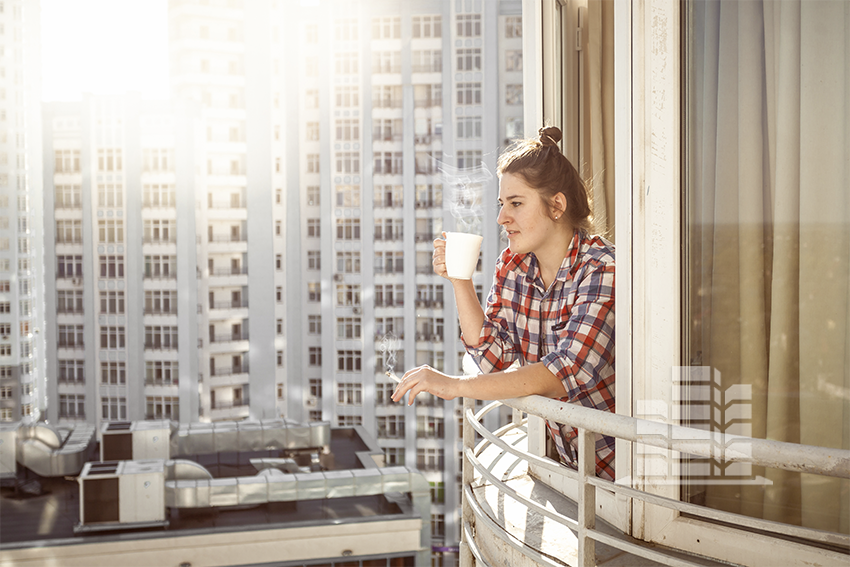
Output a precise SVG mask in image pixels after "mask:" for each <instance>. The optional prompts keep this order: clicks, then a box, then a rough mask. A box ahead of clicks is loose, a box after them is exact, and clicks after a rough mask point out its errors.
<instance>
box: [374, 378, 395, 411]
mask: <svg viewBox="0 0 850 567" xmlns="http://www.w3.org/2000/svg"><path fill="white" fill-rule="evenodd" d="M393 392H395V384H389V383H387V382H378V383H377V384H375V403H376V404H377V405H379V406H389V405H392V404H394V403H395V402H393Z"/></svg>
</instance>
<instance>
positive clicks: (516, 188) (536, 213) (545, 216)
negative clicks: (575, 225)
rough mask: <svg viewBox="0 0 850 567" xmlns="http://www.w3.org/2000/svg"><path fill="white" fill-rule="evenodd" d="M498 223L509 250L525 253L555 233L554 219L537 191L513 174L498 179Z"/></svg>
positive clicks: (538, 246) (541, 247) (546, 242)
mask: <svg viewBox="0 0 850 567" xmlns="http://www.w3.org/2000/svg"><path fill="white" fill-rule="evenodd" d="M499 206H500V207H501V210H500V211H499V216H498V218H497V221H498V223H499V224H500V225H501V226H502V228H503V229H504V230H505V232H506V233H507V236H508V242H509V243H510V244H509V246H510V249H511V252H513V253H514V254H527V253H529V252H535V251H539V250H542V249H544V248H547V245H548V244H551V240H552V237H553V236H554V229H555V224H556V223H555V221H554V220H552V217H551V213H550V211H549V206H548V205H547V204H546V202H545V201H544V200H543V197H542V196H541V194H540V192H539V191H538V190H537V189H534V188H533V187H529V186H528V184H526V182H525V180H524V179H523V178H522V177H520V176H518V175H515V174H512V173H505V174H503V175H502V177H501V179H500V180H499Z"/></svg>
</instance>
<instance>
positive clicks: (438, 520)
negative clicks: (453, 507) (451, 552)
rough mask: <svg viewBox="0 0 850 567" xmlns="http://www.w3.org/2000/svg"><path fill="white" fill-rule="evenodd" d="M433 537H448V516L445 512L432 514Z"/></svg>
mask: <svg viewBox="0 0 850 567" xmlns="http://www.w3.org/2000/svg"><path fill="white" fill-rule="evenodd" d="M431 537H432V538H443V537H446V517H445V515H444V514H431Z"/></svg>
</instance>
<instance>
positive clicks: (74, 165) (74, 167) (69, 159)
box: [55, 150, 80, 173]
mask: <svg viewBox="0 0 850 567" xmlns="http://www.w3.org/2000/svg"><path fill="white" fill-rule="evenodd" d="M55 158H56V173H77V172H79V171H80V150H56V152H55Z"/></svg>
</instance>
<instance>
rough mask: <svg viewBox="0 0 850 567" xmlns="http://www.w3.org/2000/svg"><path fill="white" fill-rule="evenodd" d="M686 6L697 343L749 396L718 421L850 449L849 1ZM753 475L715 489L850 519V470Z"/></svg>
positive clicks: (752, 504) (777, 515) (729, 498)
mask: <svg viewBox="0 0 850 567" xmlns="http://www.w3.org/2000/svg"><path fill="white" fill-rule="evenodd" d="M691 10H692V22H693V26H692V35H691V39H690V44H689V47H690V62H689V64H690V65H692V68H690V69H689V71H690V80H689V87H688V88H689V90H690V95H689V97H688V99H687V102H686V104H687V107H686V108H687V112H688V114H689V119H688V121H687V127H688V130H687V132H686V136H687V138H688V140H689V142H690V144H689V153H688V156H687V160H688V163H687V167H686V169H687V171H688V172H689V174H688V198H687V200H688V203H689V205H688V207H689V208H688V211H687V219H688V223H689V226H688V227H687V231H688V232H687V234H688V235H689V243H688V244H689V246H688V255H689V259H688V270H689V272H688V277H689V281H690V282H691V287H690V289H688V290H686V291H685V293H686V294H687V297H688V301H689V303H690V305H689V314H688V321H689V328H688V332H689V339H688V348H689V350H690V353H689V355H690V360H691V364H693V365H705V366H709V367H711V368H712V369H713V371H714V372H717V373H719V375H720V377H721V387H722V389H723V390H724V391H730V388H736V387H742V386H743V387H745V388H746V390H740V391H747V392H749V394H750V396H751V400H752V412H751V414H750V417H749V419H747V420H743V421H739V422H738V423H727V422H726V421H724V420H715V421H714V422H713V423H712V427H713V428H715V429H717V430H721V431H726V432H728V433H740V434H745V435H751V436H753V437H760V438H768V439H775V440H780V441H787V442H791V443H803V444H810V445H820V446H827V447H838V448H844V449H850V425H848V423H850V354H848V352H850V276H849V274H850V157H848V156H850V102H848V101H850V55H849V54H850V31H848V30H850V3H848V2H844V1H842V0H825V1H821V2H800V1H799V0H786V1H783V2H772V1H764V2H762V1H749V2H718V1H706V2H694V3H692V4H691ZM727 472H728V471H720V470H715V471H714V472H713V473H712V477H713V479H714V480H720V479H721V478H725V479H727V480H728V478H729V477H728V475H724V473H727ZM752 475H753V476H754V477H763V478H765V479H766V480H767V482H766V483H764V484H758V483H738V484H735V483H722V482H720V483H712V482H708V483H707V484H706V486H705V490H704V494H705V500H706V503H707V504H708V505H709V506H712V507H716V508H720V509H724V510H729V511H732V512H738V513H743V514H747V515H751V516H755V517H763V518H765V519H770V520H776V521H781V522H785V523H792V524H799V525H805V526H808V527H813V528H818V529H824V530H829V531H836V532H842V533H848V528H850V521H848V514H850V492H848V491H850V482H848V481H842V480H837V479H826V478H822V477H817V476H814V475H801V474H797V473H790V472H786V471H780V470H774V469H770V470H764V469H757V470H753V471H752ZM692 492H693V491H692Z"/></svg>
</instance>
